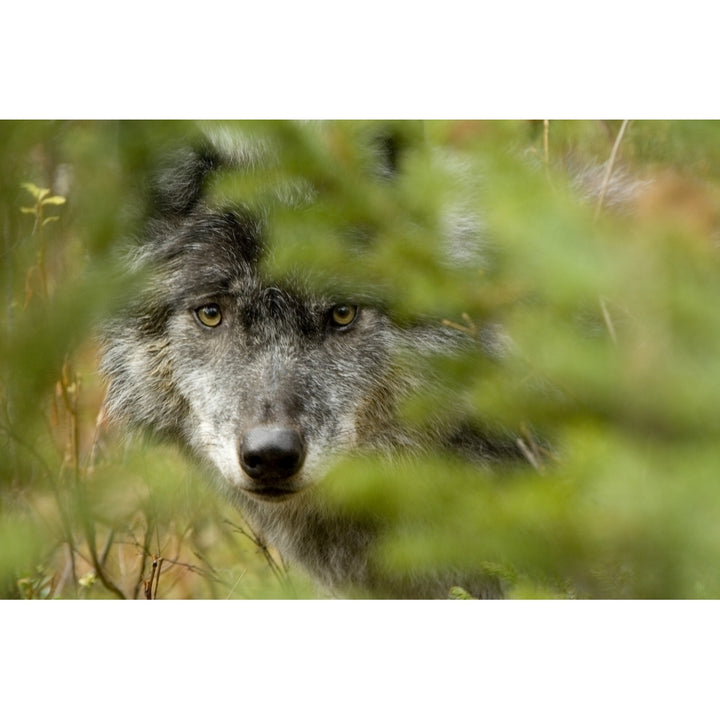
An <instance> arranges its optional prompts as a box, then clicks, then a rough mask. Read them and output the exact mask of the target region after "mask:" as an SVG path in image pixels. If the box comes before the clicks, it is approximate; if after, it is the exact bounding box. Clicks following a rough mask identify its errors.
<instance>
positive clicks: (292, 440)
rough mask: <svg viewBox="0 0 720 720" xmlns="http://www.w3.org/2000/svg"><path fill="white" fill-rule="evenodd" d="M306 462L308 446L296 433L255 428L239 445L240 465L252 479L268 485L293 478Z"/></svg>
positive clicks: (269, 428)
mask: <svg viewBox="0 0 720 720" xmlns="http://www.w3.org/2000/svg"><path fill="white" fill-rule="evenodd" d="M304 460H305V444H304V442H303V439H302V436H301V435H300V433H299V432H298V431H297V430H293V429H292V428H284V427H256V428H252V429H250V430H248V431H247V432H246V433H245V435H244V436H243V439H242V443H241V445H240V465H242V469H243V470H244V471H245V472H246V473H247V474H248V475H249V476H250V477H251V478H253V480H258V481H260V482H268V481H273V480H285V479H287V478H289V477H292V476H293V475H294V474H295V473H296V472H297V471H298V470H300V468H301V467H302V464H303V462H304Z"/></svg>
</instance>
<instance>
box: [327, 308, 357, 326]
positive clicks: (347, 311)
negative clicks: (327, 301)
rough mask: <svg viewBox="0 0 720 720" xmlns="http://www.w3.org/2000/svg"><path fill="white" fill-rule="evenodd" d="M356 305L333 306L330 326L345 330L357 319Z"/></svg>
mask: <svg viewBox="0 0 720 720" xmlns="http://www.w3.org/2000/svg"><path fill="white" fill-rule="evenodd" d="M357 314H358V309H357V305H335V307H334V308H333V309H332V312H331V314H330V320H331V321H332V324H333V325H334V326H335V327H337V328H346V327H348V326H349V325H351V324H352V322H353V320H355V318H356V317H357Z"/></svg>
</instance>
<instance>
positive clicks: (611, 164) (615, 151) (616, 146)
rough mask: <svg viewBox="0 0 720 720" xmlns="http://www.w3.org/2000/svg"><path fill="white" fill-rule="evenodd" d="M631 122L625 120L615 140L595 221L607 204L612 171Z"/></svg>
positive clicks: (596, 209) (601, 188)
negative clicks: (605, 203)
mask: <svg viewBox="0 0 720 720" xmlns="http://www.w3.org/2000/svg"><path fill="white" fill-rule="evenodd" d="M629 122H630V121H629V120H623V121H622V125H621V126H620V130H619V131H618V134H617V137H616V138H615V144H614V145H613V149H612V152H611V153H610V159H609V160H608V163H607V167H606V168H605V176H604V177H603V181H602V185H601V186H600V196H599V197H598V202H597V206H596V208H595V220H596V221H597V219H598V218H599V217H600V212H601V211H602V206H603V203H604V202H605V195H606V194H607V190H608V187H609V186H610V178H611V176H612V171H613V168H614V166H615V158H616V157H617V154H618V150H619V148H620V141H621V140H622V138H623V135H624V134H625V129H626V128H627V126H628V123H629Z"/></svg>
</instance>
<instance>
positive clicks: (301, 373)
mask: <svg viewBox="0 0 720 720" xmlns="http://www.w3.org/2000/svg"><path fill="white" fill-rule="evenodd" d="M225 145H227V139H226V140H225ZM225 155H227V151H225ZM240 155H242V158H246V159H247V158H251V159H252V158H254V156H252V153H250V152H249V151H248V150H247V149H246V150H243V151H242V152H241V153H240ZM234 161H235V162H236V163H237V162H238V160H237V157H236V158H234ZM223 162H224V159H223V157H222V149H221V150H216V149H214V148H205V149H204V150H202V151H187V152H184V153H181V154H180V155H179V156H178V157H176V158H175V159H174V161H173V163H172V164H170V165H169V166H168V167H167V168H165V169H164V170H163V171H162V172H161V173H160V176H159V182H158V185H157V189H156V192H155V197H154V203H155V213H154V216H153V218H152V219H151V220H150V222H149V223H148V227H147V231H146V236H145V237H144V238H143V241H142V243H141V244H139V246H138V247H137V248H136V249H135V250H134V251H133V253H132V255H131V257H130V265H131V267H132V269H133V270H134V271H143V272H148V273H149V277H148V278H147V283H146V288H145V290H144V291H143V292H142V293H141V294H140V296H139V297H138V299H136V300H135V301H134V302H132V303H131V304H130V305H129V307H128V308H127V309H126V311H125V312H124V313H123V314H121V315H120V316H119V317H117V318H116V319H114V320H113V321H112V322H111V323H109V325H108V327H107V328H106V332H105V338H106V340H105V348H104V360H103V363H102V369H103V371H104V373H105V375H106V377H107V380H108V394H107V412H108V414H109V416H110V417H111V418H116V419H122V420H124V421H125V422H127V423H129V424H130V425H132V426H135V427H139V428H144V429H148V430H150V431H152V432H154V433H156V434H159V435H160V436H163V437H165V438H168V439H171V440H174V441H176V442H178V443H179V444H180V445H182V446H183V447H185V448H187V449H189V450H190V451H191V453H192V454H193V455H194V456H196V457H197V458H199V459H201V460H204V461H207V462H209V463H210V464H212V465H213V466H214V468H215V470H216V471H217V473H218V474H219V476H220V477H221V478H222V487H223V489H224V491H225V493H226V494H227V496H228V497H229V498H230V500H231V501H232V502H233V503H235V504H237V505H238V506H239V507H240V509H241V510H242V511H243V513H244V514H245V516H246V518H247V519H248V521H249V523H250V524H251V525H252V526H253V527H254V529H255V530H256V531H258V532H259V533H260V534H261V535H262V536H263V537H264V538H265V539H266V540H267V541H268V542H269V543H270V544H272V545H274V546H276V547H277V548H278V550H279V551H280V553H281V554H282V555H283V556H284V557H286V558H288V559H289V560H290V561H295V562H298V563H300V564H301V565H302V566H304V567H305V568H306V569H307V570H308V571H309V572H310V574H311V575H312V576H314V577H315V578H316V579H317V580H318V581H319V582H320V583H321V584H322V585H323V586H325V587H326V588H328V589H329V590H330V591H331V592H333V593H336V594H342V593H345V592H360V593H367V594H370V595H374V596H381V597H447V595H448V591H449V588H450V587H451V586H452V585H458V584H459V585H462V586H463V587H465V589H467V590H468V591H469V592H471V593H472V594H473V595H475V596H477V597H483V598H486V597H499V596H500V595H501V594H502V593H501V588H500V585H499V583H498V581H497V580H496V579H494V578H492V577H488V576H486V575H484V574H483V573H477V574H476V575H471V576H469V577H467V576H455V575H453V574H452V573H450V572H447V573H438V574H437V576H428V575H422V576H417V577H414V576H408V577H404V578H397V577H388V576H386V575H384V574H383V573H381V572H380V571H379V570H378V568H377V566H376V565H375V564H374V563H373V560H372V553H371V549H372V547H373V543H374V540H375V538H376V536H377V532H378V528H377V527H374V526H373V525H372V524H371V523H370V522H368V521H367V520H364V519H363V520H361V519H360V518H358V517H352V516H346V515H340V516H339V515H338V514H337V511H331V510H329V509H328V508H327V507H326V506H325V504H324V503H323V500H322V496H321V494H320V493H318V492H317V486H316V483H317V481H318V480H319V479H320V478H321V477H322V475H323V473H324V472H325V471H326V469H327V467H328V465H329V463H330V462H331V460H332V458H333V457H336V456H338V455H341V454H343V453H347V452H354V451H364V450H367V449H371V450H373V451H377V452H382V453H386V454H388V455H392V454H396V453H398V452H403V451H412V450H414V449H417V448H419V447H420V446H422V445H424V444H425V443H426V442H427V437H424V438H418V437H416V436H415V435H414V434H413V433H412V432H410V431H409V430H408V429H407V428H405V427H403V426H402V425H401V424H399V423H398V421H397V419H396V414H395V411H396V408H397V405H398V403H399V402H401V401H402V399H403V398H405V397H406V396H407V395H408V394H409V393H410V392H412V391H413V389H414V388H416V387H417V385H418V383H420V382H421V381H422V378H420V377H418V376H417V373H416V372H415V371H414V369H412V368H411V367H410V365H409V363H408V362H406V361H405V362H404V361H403V357H405V358H407V357H409V356H410V355H414V356H416V357H417V356H419V355H423V354H432V353H438V352H452V350H453V348H457V347H458V344H459V343H461V342H462V338H461V337H458V335H457V334H455V333H453V332H451V331H449V330H447V329H445V328H442V327H428V326H426V327H405V326H400V325H398V324H396V323H394V322H393V321H392V320H391V319H390V317H389V316H388V315H387V314H385V313H384V312H382V311H381V310H380V309H378V308H376V307H373V306H372V305H371V304H360V303H357V301H356V299H355V298H352V297H346V296H333V295H332V294H330V293H328V294H326V295H321V294H318V293H316V292H312V291H310V290H309V289H308V288H306V287H304V286H303V284H302V283H301V282H300V281H299V280H297V279H295V280H293V279H289V280H287V281H286V282H285V283H284V284H283V285H282V286H276V285H269V284H267V283H266V282H265V281H264V280H263V278H262V277H261V275H260V272H259V269H258V261H259V259H260V257H261V255H262V253H263V251H264V240H263V223H262V221H261V220H260V219H258V218H256V217H254V216H253V215H251V214H250V213H248V212H246V211H244V210H242V209H237V208H236V209H235V210H232V211H224V210H218V209H215V208H211V207H209V206H207V205H206V204H205V201H204V199H203V185H204V181H205V178H206V176H207V174H208V173H210V172H212V171H214V170H215V169H217V168H218V167H220V166H221V165H222V163H223ZM356 303H357V304H358V311H357V315H356V317H355V319H354V320H353V321H352V322H351V323H350V324H348V325H347V326H344V325H342V324H341V323H338V322H336V321H335V320H334V319H333V312H334V309H335V308H338V307H340V306H343V307H344V308H350V310H349V311H348V310H346V311H345V312H349V313H350V314H351V313H352V309H353V308H354V307H355V304H356ZM203 308H204V309H203ZM218 314H219V316H220V322H219V323H218V324H217V325H215V326H206V325H203V324H202V321H201V320H200V318H201V317H205V318H206V319H208V322H214V321H213V317H214V318H215V319H217V317H218ZM341 314H342V307H341ZM252 433H254V435H252ZM437 435H438V437H439V435H440V433H437ZM249 437H251V438H253V440H252V442H255V441H257V442H258V443H259V444H260V445H261V459H260V461H259V462H260V465H258V466H257V468H256V467H255V465H253V463H254V462H255V460H256V459H255V458H254V457H252V456H251V451H250V450H248V449H247V447H248V446H249V445H252V442H251V441H250V440H248V438H249ZM258 438H259V439H258ZM436 439H437V438H436ZM443 442H445V444H446V445H447V446H455V447H456V448H457V449H459V450H460V451H461V452H464V453H466V454H469V455H471V456H473V457H475V458H477V459H481V460H482V459H487V458H492V457H493V456H496V455H504V454H509V455H515V454H516V451H515V450H514V449H513V448H512V447H499V448H498V447H495V446H492V445H491V444H489V443H488V441H486V440H485V439H484V438H483V437H482V436H479V435H476V434H473V433H466V432H464V431H462V430H461V429H457V430H456V431H453V432H447V433H445V438H444V441H443ZM262 453H265V454H264V455H263V454H262ZM268 453H269V454H268ZM278 457H279V458H280V459H279V460H278ZM282 463H285V464H288V463H290V464H291V465H292V468H291V470H287V471H285V470H283V469H282V468H281V467H280V464H282ZM275 464H277V465H278V467H275ZM268 467H269V470H268ZM262 493H268V494H265V495H263V494H262Z"/></svg>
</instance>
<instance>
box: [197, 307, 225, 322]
mask: <svg viewBox="0 0 720 720" xmlns="http://www.w3.org/2000/svg"><path fill="white" fill-rule="evenodd" d="M195 316H196V317H197V319H198V320H199V321H200V322H201V323H202V324H203V325H205V326H206V327H211V328H212V327H217V326H218V325H219V324H220V322H221V321H222V313H221V312H220V306H219V305H216V304H215V303H210V304H208V305H203V306H202V307H199V308H198V309H197V310H195Z"/></svg>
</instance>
